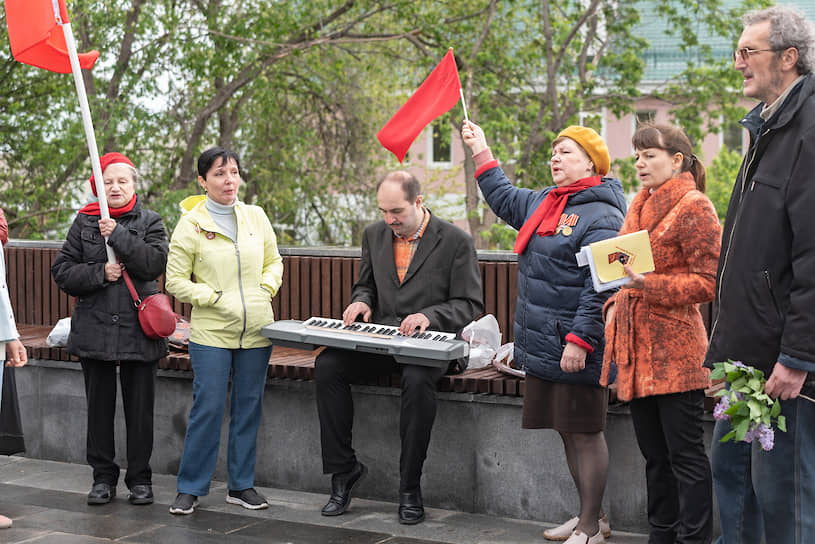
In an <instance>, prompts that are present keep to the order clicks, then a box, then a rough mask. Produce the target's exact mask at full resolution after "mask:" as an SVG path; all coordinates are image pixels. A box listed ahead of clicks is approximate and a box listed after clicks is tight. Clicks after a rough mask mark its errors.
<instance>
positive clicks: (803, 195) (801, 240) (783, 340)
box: [706, 74, 815, 374]
mask: <svg viewBox="0 0 815 544" xmlns="http://www.w3.org/2000/svg"><path fill="white" fill-rule="evenodd" d="M762 106H763V104H761V105H759V106H758V107H756V108H755V109H754V110H753V111H751V112H750V113H749V114H748V115H747V117H746V118H745V119H744V120H743V121H742V124H743V125H745V126H746V127H747V128H748V129H749V130H750V133H751V138H750V140H751V144H750V150H749V151H748V152H747V155H746V156H745V158H744V161H743V163H742V166H741V170H740V171H739V175H738V178H737V179H736V185H735V187H734V188H733V194H732V196H731V198H730V206H729V208H728V210H727V219H726V220H725V224H724V231H723V233H722V251H721V257H720V258H719V270H718V276H717V286H716V300H715V306H714V320H713V326H712V330H711V339H710V346H709V348H708V353H707V356H706V361H707V362H708V363H713V362H717V361H724V360H727V359H728V358H729V359H733V360H740V361H743V362H745V363H748V364H751V365H753V366H756V367H758V368H760V369H761V370H763V371H764V372H765V374H769V372H770V371H772V368H773V365H774V364H775V362H776V361H779V362H781V363H782V364H784V365H785V366H788V367H791V368H798V369H802V370H809V371H812V370H815V177H814V176H815V76H813V75H811V74H810V75H809V76H807V77H806V78H804V80H803V81H801V82H799V84H798V85H797V86H796V88H795V89H794V90H793V91H792V92H791V93H790V94H789V95H788V97H787V99H786V101H785V103H784V104H783V106H782V107H781V108H780V109H779V110H778V111H777V112H776V113H775V115H774V116H773V117H771V118H770V119H769V120H767V122H766V123H765V122H763V121H762V120H761V118H760V117H759V115H758V114H759V112H760V111H761V107H762Z"/></svg>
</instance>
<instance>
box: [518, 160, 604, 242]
mask: <svg viewBox="0 0 815 544" xmlns="http://www.w3.org/2000/svg"><path fill="white" fill-rule="evenodd" d="M600 180H601V177H600V176H592V177H589V178H583V179H579V180H577V181H575V182H574V183H572V184H571V185H566V186H565V187H555V188H554V189H552V190H551V191H549V193H548V194H547V195H546V198H544V199H543V201H542V202H541V203H540V204H539V205H538V208H537V209H536V210H535V211H534V212H533V213H532V215H531V216H530V217H529V219H527V220H526V223H524V224H523V226H522V227H521V230H519V231H518V238H517V239H516V240H515V247H514V248H512V251H514V252H515V253H517V254H518V255H520V254H521V253H523V252H524V250H525V249H526V246H527V244H529V240H531V239H532V234H533V233H534V232H536V231H537V233H538V235H540V236H549V235H550V234H553V233H554V232H555V229H556V228H557V223H558V221H559V220H560V216H561V214H563V210H564V209H565V208H566V201H567V200H569V196H570V195H573V194H574V193H577V192H579V191H582V190H583V189H588V188H589V187H594V186H596V185H600Z"/></svg>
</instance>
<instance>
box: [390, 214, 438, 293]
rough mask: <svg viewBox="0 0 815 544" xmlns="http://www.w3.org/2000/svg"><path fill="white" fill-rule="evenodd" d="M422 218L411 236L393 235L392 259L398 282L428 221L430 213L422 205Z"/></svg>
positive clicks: (408, 264)
mask: <svg viewBox="0 0 815 544" xmlns="http://www.w3.org/2000/svg"><path fill="white" fill-rule="evenodd" d="M422 213H424V219H423V220H422V224H421V225H420V226H419V230H417V231H416V232H415V233H414V234H413V236H411V237H410V238H402V237H401V236H397V235H396V234H394V235H393V260H394V262H395V263H396V275H397V276H399V283H402V281H403V280H404V279H405V274H407V270H408V267H409V266H410V261H411V260H413V255H415V254H416V248H417V247H419V241H420V240H421V239H422V234H423V233H424V229H425V227H427V224H428V223H429V222H430V214H429V213H427V210H425V209H424V207H422Z"/></svg>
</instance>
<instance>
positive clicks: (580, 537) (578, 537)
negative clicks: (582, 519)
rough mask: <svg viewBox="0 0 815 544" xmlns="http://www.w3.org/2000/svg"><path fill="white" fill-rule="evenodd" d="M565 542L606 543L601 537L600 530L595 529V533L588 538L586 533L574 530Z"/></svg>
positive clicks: (567, 543)
mask: <svg viewBox="0 0 815 544" xmlns="http://www.w3.org/2000/svg"><path fill="white" fill-rule="evenodd" d="M565 544H606V539H605V538H604V537H603V532H602V531H597V534H596V535H594V536H593V537H591V538H589V535H587V534H586V533H581V532H580V531H577V530H575V532H573V533H572V536H570V537H569V538H568V539H567V540H566V542H565Z"/></svg>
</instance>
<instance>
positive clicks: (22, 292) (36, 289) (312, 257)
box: [5, 241, 720, 411]
mask: <svg viewBox="0 0 815 544" xmlns="http://www.w3.org/2000/svg"><path fill="white" fill-rule="evenodd" d="M61 245H62V244H61V243H60V242H37V241H12V242H11V243H10V244H9V245H8V246H7V247H6V248H5V251H6V265H7V269H8V274H9V288H10V289H9V294H10V296H11V302H12V306H13V307H14V314H15V317H16V318H17V321H18V328H19V330H20V334H21V336H22V341H23V343H24V344H25V345H26V347H27V348H28V352H29V357H31V358H38V359H47V360H55V361H76V358H74V357H71V356H70V355H69V354H68V353H67V352H65V350H63V349H60V348H51V347H49V346H48V345H47V344H46V343H45V338H46V336H47V335H48V333H49V332H50V330H51V328H52V327H53V325H54V324H55V323H56V322H57V320H59V319H60V318H62V317H67V316H69V315H70V314H71V310H72V309H73V305H74V302H73V299H72V297H69V296H68V295H66V294H65V293H63V292H62V291H60V289H59V288H58V287H57V286H56V284H55V283H54V281H53V279H52V278H51V263H52V262H53V260H54V257H55V256H56V254H57V252H58V251H59V248H60V247H61ZM280 252H281V255H282V256H283V266H284V268H283V269H284V272H283V284H282V285H281V288H280V290H279V292H278V294H277V296H275V297H274V299H273V301H272V306H273V308H274V312H275V316H276V318H277V319H307V318H308V317H310V316H323V317H332V318H335V319H339V318H341V315H342V310H343V309H344V308H345V307H346V306H347V305H348V303H349V302H350V299H351V285H352V284H353V282H354V280H355V279H356V277H357V274H358V272H359V250H358V249H342V248H281V250H280ZM479 268H480V270H481V277H482V285H483V293H484V306H485V310H486V311H485V313H491V314H493V315H494V316H495V317H496V319H497V321H498V324H499V327H500V329H501V331H502V334H503V341H504V342H511V341H512V318H513V314H514V312H515V299H516V296H517V288H518V280H517V273H518V263H517V260H516V257H515V255H513V254H510V253H505V252H489V251H487V252H479ZM174 307H175V310H176V312H178V313H179V314H181V315H184V316H186V317H189V315H190V310H191V307H190V305H189V304H183V303H181V302H179V301H176V300H174ZM700 309H701V311H702V318H703V320H704V322H705V326H706V327H708V329H709V323H710V319H711V312H712V307H711V304H703V305H701V306H700ZM317 353H318V352H317V351H314V352H312V351H305V350H298V349H293V348H285V347H281V346H276V347H275V348H274V351H273V352H272V356H271V359H270V360H269V377H272V378H283V379H293V380H312V379H313V377H314V358H315V357H316V356H317ZM159 367H160V368H162V369H167V370H187V371H189V370H192V367H191V366H190V361H189V354H188V353H186V352H179V351H171V352H170V354H169V355H168V356H167V357H164V358H163V359H161V360H160V361H159ZM366 384H367V385H378V386H385V387H398V385H399V384H398V378H397V377H396V376H392V377H384V378H381V379H376V380H370V381H368V382H366ZM719 388H720V386H719V385H716V386H714V387H712V388H711V389H709V390H708V395H707V398H706V402H705V407H706V409H707V410H708V411H710V410H712V409H713V404H714V403H715V399H714V398H713V394H714V393H715V392H716V391H717V390H718V389H719ZM439 390H440V391H451V392H455V393H473V394H475V393H484V394H494V395H510V396H523V394H524V380H523V379H520V378H517V377H515V376H510V375H507V374H503V373H501V372H499V371H497V370H495V369H494V368H492V367H487V368H481V369H468V370H466V371H465V372H463V373H461V374H458V375H448V376H444V377H443V378H442V380H441V381H440V383H439ZM615 401H616V395H615V387H614V386H612V387H611V395H610V402H615Z"/></svg>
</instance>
